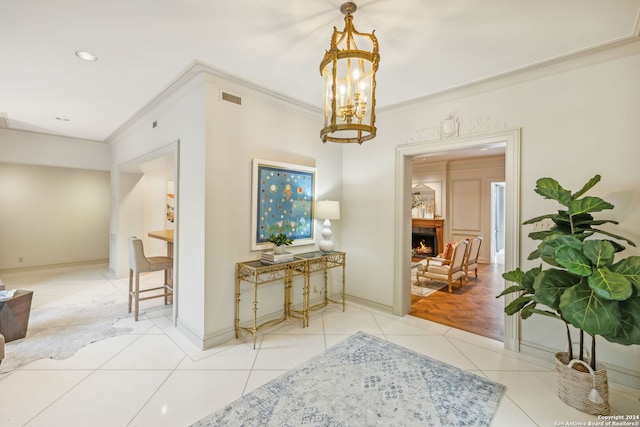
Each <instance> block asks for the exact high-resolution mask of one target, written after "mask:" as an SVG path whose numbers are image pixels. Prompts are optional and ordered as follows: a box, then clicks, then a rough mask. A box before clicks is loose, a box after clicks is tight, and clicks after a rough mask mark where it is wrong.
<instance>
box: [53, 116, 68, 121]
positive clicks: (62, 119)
mask: <svg viewBox="0 0 640 427" xmlns="http://www.w3.org/2000/svg"><path fill="white" fill-rule="evenodd" d="M56 120H60V121H61V122H68V121H69V119H67V118H66V117H56Z"/></svg>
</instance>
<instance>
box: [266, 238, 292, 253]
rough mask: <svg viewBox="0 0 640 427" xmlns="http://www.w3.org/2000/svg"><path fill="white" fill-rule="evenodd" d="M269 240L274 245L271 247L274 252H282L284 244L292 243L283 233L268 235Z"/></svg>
mask: <svg viewBox="0 0 640 427" xmlns="http://www.w3.org/2000/svg"><path fill="white" fill-rule="evenodd" d="M269 241H270V242H271V243H273V244H274V245H275V246H274V248H273V252H274V253H283V252H284V246H289V245H291V244H292V243H293V240H292V239H290V238H288V237H287V235H286V234H283V233H277V234H271V235H269Z"/></svg>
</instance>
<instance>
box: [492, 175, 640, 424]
mask: <svg viewBox="0 0 640 427" xmlns="http://www.w3.org/2000/svg"><path fill="white" fill-rule="evenodd" d="M598 182H600V176H599V175H596V176H594V177H593V178H591V179H590V180H589V181H588V182H587V183H586V184H585V185H584V186H583V187H582V189H580V190H579V191H577V192H575V193H572V192H571V191H569V190H566V189H564V188H562V186H560V184H559V183H558V182H557V181H556V180H554V179H552V178H540V179H539V180H538V181H537V182H536V188H535V192H536V193H538V194H539V195H541V196H542V197H544V198H545V199H551V200H555V201H557V202H558V203H559V204H560V205H562V208H561V209H560V210H558V211H557V212H555V213H550V214H547V215H542V216H538V217H536V218H532V219H530V220H528V221H525V222H524V224H535V223H537V222H540V221H542V220H551V221H552V222H553V226H552V227H551V228H550V229H548V230H544V231H536V232H532V233H530V234H529V237H530V238H531V239H533V240H539V241H540V243H539V244H538V247H537V249H536V250H534V251H533V252H532V253H531V254H530V255H529V257H528V259H529V260H536V259H540V260H541V261H542V262H544V263H546V266H544V265H543V263H542V262H541V263H540V265H539V266H537V267H534V268H532V269H530V270H528V271H522V270H520V269H519V268H517V269H516V270H514V271H509V272H506V273H504V274H503V275H502V276H503V277H504V278H505V279H506V280H507V281H510V282H514V283H515V285H513V286H510V287H508V288H506V289H505V290H504V291H503V292H502V293H501V294H500V295H498V297H501V296H504V295H507V294H511V293H518V294H519V295H518V296H517V297H516V298H515V299H514V300H513V301H512V302H510V303H509V304H508V305H507V306H506V307H505V313H507V314H508V315H514V314H516V313H520V316H521V317H522V318H523V319H527V318H529V317H530V316H531V315H533V314H540V315H544V316H549V317H553V318H556V319H559V320H561V321H562V322H564V324H565V327H566V335H567V340H568V351H567V352H560V353H557V354H556V371H557V373H558V385H559V390H558V394H559V396H560V398H561V399H562V400H563V401H564V402H565V403H567V404H569V405H571V406H574V407H576V408H578V409H580V410H582V411H584V412H588V413H591V414H601V415H605V414H607V413H608V412H609V405H608V401H607V399H608V385H607V377H606V369H605V368H604V366H602V364H600V363H597V361H596V336H600V337H602V338H604V339H605V340H607V341H610V342H613V343H618V344H622V345H632V344H640V256H629V257H626V258H623V257H622V256H620V255H619V254H620V253H621V252H622V251H624V250H625V247H624V246H623V245H622V244H620V243H618V242H624V243H625V244H628V245H631V246H635V244H634V243H633V242H632V241H630V240H629V239H627V238H625V237H622V236H618V235H616V234H612V233H610V232H608V231H606V230H602V229H600V228H596V227H597V226H600V225H603V224H618V223H617V222H616V221H613V220H609V219H595V218H594V217H593V215H592V214H593V213H596V212H601V211H604V210H609V209H613V207H614V206H613V205H612V204H611V203H608V202H606V201H604V200H603V199H601V198H599V197H589V196H584V194H585V193H586V192H587V191H588V190H590V189H591V188H592V187H593V186H594V185H596V184H597V183H598ZM569 325H572V326H574V327H575V328H577V329H578V330H579V343H580V344H579V354H578V355H577V356H576V355H574V353H573V347H572V340H571V331H570V328H569ZM585 334H588V335H590V336H591V351H590V353H591V354H590V357H588V356H585V351H584V345H583V344H584V343H583V341H584V335H585ZM580 371H583V372H580ZM567 375H568V376H570V377H567ZM576 378H580V379H576ZM575 381H578V382H575ZM577 384H583V388H584V392H581V391H580V390H579V389H580V386H578V385H577Z"/></svg>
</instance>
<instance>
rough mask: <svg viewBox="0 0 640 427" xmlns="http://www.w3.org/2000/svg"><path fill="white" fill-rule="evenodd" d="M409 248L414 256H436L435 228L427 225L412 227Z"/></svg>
mask: <svg viewBox="0 0 640 427" xmlns="http://www.w3.org/2000/svg"><path fill="white" fill-rule="evenodd" d="M411 248H412V253H413V256H414V257H415V258H426V257H428V256H436V255H437V253H436V252H437V248H438V240H437V237H436V229H435V228H429V227H413V229H412V230H411Z"/></svg>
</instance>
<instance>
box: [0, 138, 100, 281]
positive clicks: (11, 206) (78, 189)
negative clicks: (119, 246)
mask: <svg viewBox="0 0 640 427" xmlns="http://www.w3.org/2000/svg"><path fill="white" fill-rule="evenodd" d="M0 162H2V164H0V169H1V171H0V174H1V175H2V176H0V236H1V237H0V239H1V240H2V244H1V245H0V269H8V268H24V267H36V266H45V265H52V264H58V263H68V262H85V261H98V260H99V261H104V260H105V259H107V258H108V256H109V243H108V239H109V235H108V227H109V226H108V224H109V219H108V218H109V197H110V189H109V183H108V174H105V172H97V171H108V170H109V168H110V162H111V147H109V145H108V144H104V143H101V142H96V141H89V140H83V139H75V138H65V137H61V136H55V135H47V134H41V133H34V132H22V131H14V130H9V129H0ZM38 166H41V167H38ZM92 171H93V172H92ZM105 177H106V179H107V181H106V182H105ZM88 200H89V201H92V203H93V204H91V205H90V204H87V203H86V202H87V201H88ZM105 220H106V222H105ZM74 221H77V224H74ZM78 225H80V227H78ZM105 229H106V230H107V233H106V235H105ZM105 239H106V240H105ZM19 257H22V258H23V261H22V262H19V261H18V258H19Z"/></svg>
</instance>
